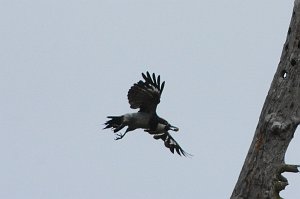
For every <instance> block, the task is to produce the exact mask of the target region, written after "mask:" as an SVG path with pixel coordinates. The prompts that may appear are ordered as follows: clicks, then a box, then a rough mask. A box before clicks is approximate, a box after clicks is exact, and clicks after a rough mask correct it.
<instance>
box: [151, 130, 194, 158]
mask: <svg viewBox="0 0 300 199" xmlns="http://www.w3.org/2000/svg"><path fill="white" fill-rule="evenodd" d="M145 131H147V132H149V133H150V134H153V132H151V131H149V130H145ZM153 138H154V139H156V140H158V139H162V140H163V141H164V143H165V146H166V147H167V148H169V149H170V151H171V152H172V153H174V151H175V150H176V152H177V153H178V154H179V155H184V156H192V155H191V154H189V153H187V152H185V151H184V150H183V149H182V148H181V147H180V146H179V144H178V143H177V142H176V141H175V140H174V138H173V137H172V136H171V135H170V134H169V133H168V132H167V131H165V132H162V133H160V134H155V135H154V136H153Z"/></svg>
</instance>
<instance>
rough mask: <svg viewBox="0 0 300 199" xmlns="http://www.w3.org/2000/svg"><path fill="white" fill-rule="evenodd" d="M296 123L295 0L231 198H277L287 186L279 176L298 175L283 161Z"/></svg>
mask: <svg viewBox="0 0 300 199" xmlns="http://www.w3.org/2000/svg"><path fill="white" fill-rule="evenodd" d="M299 123H300V0H295V3H294V9H293V14H292V19H291V23H290V27H289V29H288V32H287V39H286V42H285V44H284V47H283V51H282V55H281V58H280V62H279V65H278V68H277V71H276V73H275V75H274V79H273V81H272V84H271V87H270V90H269V92H268V95H267V97H266V101H265V103H264V106H263V109H262V112H261V115H260V118H259V122H258V125H257V128H256V131H255V134H254V139H253V141H252V144H251V146H250V149H249V151H248V154H247V157H246V159H245V162H244V166H243V168H242V171H241V173H240V176H239V179H238V181H237V183H236V185H235V188H234V190H233V193H232V195H231V199H254V198H255V199H256V198H260V199H263V198H265V199H273V198H280V196H279V192H280V191H281V190H283V189H284V188H285V187H286V186H287V185H288V181H287V179H286V178H285V177H283V176H282V175H281V174H282V173H283V172H299V171H298V167H299V166H298V165H289V164H286V163H285V161H284V157H285V153H286V150H287V148H288V145H289V143H290V141H291V140H292V138H293V136H294V133H295V130H296V128H297V126H298V124H299Z"/></svg>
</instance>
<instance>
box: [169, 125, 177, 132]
mask: <svg viewBox="0 0 300 199" xmlns="http://www.w3.org/2000/svg"><path fill="white" fill-rule="evenodd" d="M170 130H172V131H179V128H177V127H176V126H170Z"/></svg>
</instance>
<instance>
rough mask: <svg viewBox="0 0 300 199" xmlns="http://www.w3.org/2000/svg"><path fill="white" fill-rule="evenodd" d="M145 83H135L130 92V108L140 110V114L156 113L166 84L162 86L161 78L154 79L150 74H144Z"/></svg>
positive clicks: (163, 83) (153, 75)
mask: <svg viewBox="0 0 300 199" xmlns="http://www.w3.org/2000/svg"><path fill="white" fill-rule="evenodd" d="M142 76H143V78H144V81H142V80H140V81H139V82H137V83H135V84H134V85H133V86H132V87H131V88H130V89H129V91H128V95H127V97H128V102H129V104H130V108H132V109H137V108H139V109H140V112H147V113H154V112H155V111H156V107H157V105H158V104H159V102H160V96H161V94H162V91H163V89H164V86H165V82H162V84H160V76H159V75H158V77H157V78H156V77H155V74H154V73H153V74H152V77H151V75H150V73H149V72H147V73H146V74H144V73H142Z"/></svg>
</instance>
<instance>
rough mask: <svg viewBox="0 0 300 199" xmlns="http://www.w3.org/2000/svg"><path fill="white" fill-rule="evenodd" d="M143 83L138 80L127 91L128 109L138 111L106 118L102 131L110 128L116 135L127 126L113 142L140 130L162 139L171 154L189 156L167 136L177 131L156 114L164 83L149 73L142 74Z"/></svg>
mask: <svg viewBox="0 0 300 199" xmlns="http://www.w3.org/2000/svg"><path fill="white" fill-rule="evenodd" d="M142 76H143V79H144V81H142V80H140V81H139V82H137V83H135V84H134V85H133V86H132V87H131V88H130V89H129V91H128V94H127V97H128V101H129V104H130V108H132V109H137V108H139V109H140V110H139V111H138V112H137V113H127V114H124V115H121V116H108V117H107V118H109V119H110V120H108V121H107V122H106V123H105V125H106V126H105V127H104V129H107V128H111V129H112V130H113V131H114V133H117V132H118V131H120V130H121V129H122V128H124V127H125V126H127V127H128V128H127V129H126V131H125V133H124V134H121V133H119V134H117V137H116V138H115V140H119V139H122V138H123V137H124V136H125V134H126V133H127V132H129V131H133V130H135V129H138V128H141V129H144V131H146V132H148V133H149V134H151V135H153V138H155V139H162V140H163V141H164V143H165V146H166V147H167V148H169V149H170V151H171V152H172V153H174V150H176V152H177V153H178V154H179V155H181V154H182V155H184V156H190V154H189V153H187V152H185V151H184V150H183V149H182V148H181V147H180V146H179V144H178V143H177V142H176V141H175V140H174V138H173V137H172V136H171V135H170V134H169V132H168V130H172V131H178V130H179V129H178V128H177V127H175V126H172V125H171V124H169V123H168V122H167V121H166V120H165V119H163V118H161V117H159V116H158V115H157V114H156V107H157V105H158V104H159V102H160V96H161V94H162V92H163V90H164V86H165V82H162V83H160V76H159V75H158V77H157V78H156V77H155V74H154V73H153V74H152V77H151V75H150V74H149V72H147V73H146V74H144V73H142Z"/></svg>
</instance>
